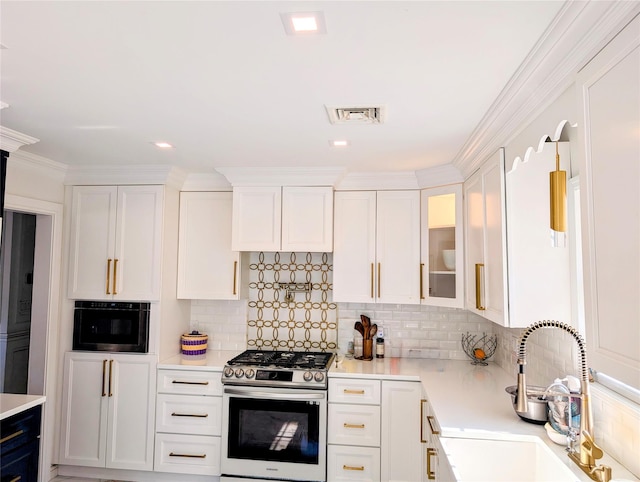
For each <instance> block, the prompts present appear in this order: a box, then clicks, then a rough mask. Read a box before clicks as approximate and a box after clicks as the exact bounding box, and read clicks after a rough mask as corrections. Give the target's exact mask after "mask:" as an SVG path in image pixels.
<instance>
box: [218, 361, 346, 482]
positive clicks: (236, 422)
mask: <svg viewBox="0 0 640 482" xmlns="http://www.w3.org/2000/svg"><path fill="white" fill-rule="evenodd" d="M334 356H335V355H334V354H333V353H324V352H284V351H259V350H247V351H245V352H243V353H241V354H240V355H238V356H237V357H235V358H233V359H232V360H229V361H228V362H227V365H226V366H225V367H224V371H223V374H222V383H223V384H224V391H223V421H222V424H223V425H222V460H221V468H222V475H223V480H224V479H225V477H234V478H241V477H248V478H260V479H274V480H308V481H325V480H326V457H327V387H328V382H327V372H328V370H329V367H330V366H331V363H332V361H333V359H334Z"/></svg>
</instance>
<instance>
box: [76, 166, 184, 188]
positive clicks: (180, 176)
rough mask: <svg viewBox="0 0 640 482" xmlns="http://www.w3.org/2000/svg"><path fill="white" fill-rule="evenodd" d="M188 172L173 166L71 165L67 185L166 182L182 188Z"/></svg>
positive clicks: (165, 183)
mask: <svg viewBox="0 0 640 482" xmlns="http://www.w3.org/2000/svg"><path fill="white" fill-rule="evenodd" d="M185 179H186V173H185V172H184V171H183V170H182V169H179V168H176V167H171V166H104V165H103V166H71V167H69V170H68V171H67V175H66V177H65V179H64V183H65V184H66V185H83V184H86V185H96V186H99V185H112V184H117V185H131V184H164V185H171V186H174V187H176V188H177V189H181V188H182V185H183V183H184V181H185Z"/></svg>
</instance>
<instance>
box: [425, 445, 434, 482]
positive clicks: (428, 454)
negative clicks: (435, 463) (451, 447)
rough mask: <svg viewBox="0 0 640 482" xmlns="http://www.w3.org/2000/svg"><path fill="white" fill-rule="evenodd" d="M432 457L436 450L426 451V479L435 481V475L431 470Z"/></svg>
mask: <svg viewBox="0 0 640 482" xmlns="http://www.w3.org/2000/svg"><path fill="white" fill-rule="evenodd" d="M432 455H436V449H427V479H429V480H436V473H435V472H434V471H433V470H431V456H432Z"/></svg>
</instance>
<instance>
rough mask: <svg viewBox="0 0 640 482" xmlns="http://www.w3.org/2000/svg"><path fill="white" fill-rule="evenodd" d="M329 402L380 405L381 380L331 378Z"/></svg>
mask: <svg viewBox="0 0 640 482" xmlns="http://www.w3.org/2000/svg"><path fill="white" fill-rule="evenodd" d="M329 402H333V403H364V404H367V405H380V380H361V379H351V378H330V379H329Z"/></svg>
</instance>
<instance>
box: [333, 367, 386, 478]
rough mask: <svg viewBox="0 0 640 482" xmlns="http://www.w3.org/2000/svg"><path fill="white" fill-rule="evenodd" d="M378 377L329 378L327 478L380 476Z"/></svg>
mask: <svg viewBox="0 0 640 482" xmlns="http://www.w3.org/2000/svg"><path fill="white" fill-rule="evenodd" d="M380 387H381V382H380V380H371V379H358V378H329V388H328V396H329V404H328V414H327V443H328V448H327V480H332V481H333V480H345V481H346V480H368V481H379V480H380V427H381V425H380V410H381V408H380V402H381V398H380V396H381V388H380Z"/></svg>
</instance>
